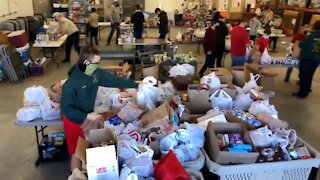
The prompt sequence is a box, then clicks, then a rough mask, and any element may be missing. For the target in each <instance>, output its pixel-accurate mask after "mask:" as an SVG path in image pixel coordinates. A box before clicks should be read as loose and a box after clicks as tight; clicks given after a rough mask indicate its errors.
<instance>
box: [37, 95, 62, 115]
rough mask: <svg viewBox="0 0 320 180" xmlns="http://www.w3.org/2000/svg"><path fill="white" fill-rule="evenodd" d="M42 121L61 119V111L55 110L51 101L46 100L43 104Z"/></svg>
mask: <svg viewBox="0 0 320 180" xmlns="http://www.w3.org/2000/svg"><path fill="white" fill-rule="evenodd" d="M40 107H41V119H43V120H55V119H59V118H61V111H60V110H59V109H57V108H55V107H54V106H53V105H52V104H51V100H50V99H49V98H48V99H46V100H44V101H43V102H42V103H41V104H40Z"/></svg>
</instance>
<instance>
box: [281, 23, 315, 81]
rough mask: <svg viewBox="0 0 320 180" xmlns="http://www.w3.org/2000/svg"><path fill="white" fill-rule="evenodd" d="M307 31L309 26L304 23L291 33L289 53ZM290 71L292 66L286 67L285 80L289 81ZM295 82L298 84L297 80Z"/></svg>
mask: <svg viewBox="0 0 320 180" xmlns="http://www.w3.org/2000/svg"><path fill="white" fill-rule="evenodd" d="M309 32H310V26H309V25H308V24H305V25H304V26H302V27H300V30H299V32H297V33H296V34H294V35H293V37H292V40H291V43H290V46H289V55H291V54H292V52H293V48H294V45H295V43H296V42H300V41H302V40H303V39H304V37H305V36H307V35H308V33H309ZM292 71H293V67H288V69H287V73H286V77H285V79H284V81H286V82H288V81H289V79H290V76H291V73H292ZM297 83H298V84H299V81H298V82H297Z"/></svg>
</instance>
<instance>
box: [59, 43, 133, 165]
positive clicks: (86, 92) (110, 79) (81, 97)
mask: <svg viewBox="0 0 320 180" xmlns="http://www.w3.org/2000/svg"><path fill="white" fill-rule="evenodd" d="M99 63H100V56H99V51H98V50H97V49H96V48H95V47H92V46H85V47H83V49H82V51H81V53H80V57H79V61H78V63H77V64H76V65H74V66H73V67H72V68H71V69H70V70H69V73H68V75H69V79H68V80H67V82H66V83H65V84H64V85H63V88H62V97H61V111H62V114H63V123H64V129H65V135H66V142H67V147H68V152H69V154H70V155H71V156H72V157H71V166H70V167H71V171H72V170H73V169H75V168H78V169H81V161H80V159H79V158H77V157H76V156H75V149H76V146H77V141H78V138H79V137H82V138H84V133H83V128H82V126H81V125H82V124H83V122H84V121H85V120H86V122H87V121H89V122H92V123H93V122H96V121H99V120H100V119H101V118H102V117H101V115H99V114H97V113H95V112H93V109H94V104H95V99H96V95H97V91H98V87H99V86H105V87H116V88H137V87H138V84H136V83H135V82H134V81H132V80H126V79H122V78H119V77H116V76H114V75H112V74H110V73H109V72H107V71H105V70H102V69H100V68H99Z"/></svg>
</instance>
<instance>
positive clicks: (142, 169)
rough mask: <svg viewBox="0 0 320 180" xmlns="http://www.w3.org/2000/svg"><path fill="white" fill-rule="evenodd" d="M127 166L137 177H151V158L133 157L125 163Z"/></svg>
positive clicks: (152, 169)
mask: <svg viewBox="0 0 320 180" xmlns="http://www.w3.org/2000/svg"><path fill="white" fill-rule="evenodd" d="M126 164H127V166H128V167H129V168H130V169H132V171H133V172H134V173H135V174H137V175H138V176H143V177H150V176H153V171H154V168H153V162H152V156H151V157H139V158H137V157H134V158H131V159H129V160H127V161H126Z"/></svg>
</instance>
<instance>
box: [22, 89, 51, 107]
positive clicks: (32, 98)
mask: <svg viewBox="0 0 320 180" xmlns="http://www.w3.org/2000/svg"><path fill="white" fill-rule="evenodd" d="M24 98H25V99H26V100H27V102H28V103H29V104H37V105H39V104H40V103H42V102H43V101H44V100H45V99H47V98H49V95H48V91H47V90H46V89H45V88H44V87H42V86H35V85H34V86H32V87H29V88H27V89H26V90H25V91H24Z"/></svg>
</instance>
